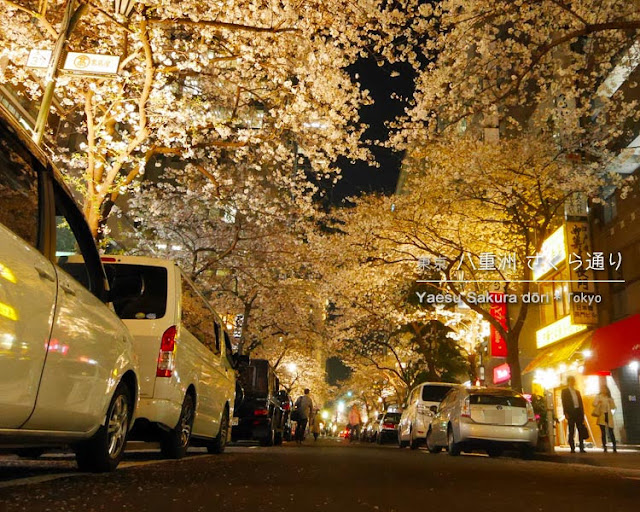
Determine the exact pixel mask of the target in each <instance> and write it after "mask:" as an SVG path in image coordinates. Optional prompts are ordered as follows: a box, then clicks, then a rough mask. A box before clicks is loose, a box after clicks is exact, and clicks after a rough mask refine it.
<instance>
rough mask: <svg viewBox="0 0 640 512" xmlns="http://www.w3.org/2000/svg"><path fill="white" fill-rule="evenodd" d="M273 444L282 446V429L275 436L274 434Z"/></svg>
mask: <svg viewBox="0 0 640 512" xmlns="http://www.w3.org/2000/svg"><path fill="white" fill-rule="evenodd" d="M273 444H274V445H275V446H280V445H281V444H282V431H280V432H276V434H275V436H273Z"/></svg>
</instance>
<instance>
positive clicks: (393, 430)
mask: <svg viewBox="0 0 640 512" xmlns="http://www.w3.org/2000/svg"><path fill="white" fill-rule="evenodd" d="M400 416H401V414H400V413H399V412H385V413H384V414H383V415H382V419H381V420H380V422H379V423H378V429H377V434H376V442H377V443H378V444H383V443H386V442H387V441H390V440H392V439H393V440H395V439H397V438H398V423H399V422H400Z"/></svg>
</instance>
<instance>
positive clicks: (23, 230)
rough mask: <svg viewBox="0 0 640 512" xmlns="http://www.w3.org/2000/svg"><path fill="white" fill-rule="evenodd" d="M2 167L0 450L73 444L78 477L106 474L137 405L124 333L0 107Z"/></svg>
mask: <svg viewBox="0 0 640 512" xmlns="http://www.w3.org/2000/svg"><path fill="white" fill-rule="evenodd" d="M0 160H1V163H0V445H5V446H7V445H11V446H12V447H16V448H18V447H20V449H21V453H29V449H30V450H31V453H34V454H37V453H40V452H41V451H42V448H44V447H47V446H60V445H70V446H71V447H72V448H73V450H74V451H75V454H76V460H77V463H78V466H79V467H80V469H82V470H90V471H111V470H113V469H115V468H116V466H117V465H118V463H119V462H120V459H121V458H122V455H123V452H124V448H125V444H126V437H127V433H128V431H129V429H130V427H131V426H132V425H133V419H134V415H135V412H136V408H137V403H138V396H139V392H138V374H137V366H136V362H135V361H136V359H135V355H134V350H133V342H132V339H131V335H130V334H129V332H128V331H127V328H126V327H125V326H124V324H123V323H122V322H121V321H120V319H119V318H118V317H117V316H116V314H115V313H114V312H113V309H112V308H110V307H109V305H108V303H109V302H110V301H111V293H110V291H109V286H108V283H107V280H106V277H105V272H104V268H103V266H102V264H101V262H100V256H99V254H98V251H97V249H96V246H95V243H94V240H93V236H92V234H91V231H90V229H89V227H88V225H87V223H86V221H85V218H84V216H83V214H82V212H81V211H80V209H79V208H78V206H77V205H76V203H75V201H74V200H73V198H72V195H71V193H70V192H69V190H68V189H67V188H66V187H65V186H64V184H63V182H62V179H61V177H60V175H59V173H58V172H57V171H56V169H55V168H54V167H53V165H52V164H51V162H50V161H48V160H47V158H46V157H45V155H44V153H43V152H42V151H41V150H39V149H38V148H37V147H36V146H34V145H33V144H32V143H31V140H30V138H29V136H28V135H27V134H26V133H24V132H23V130H22V129H21V127H20V126H19V125H18V124H17V123H15V122H13V121H12V120H11V118H10V116H9V114H8V113H7V112H6V111H5V110H4V109H3V108H2V107H0ZM75 253H79V254H81V255H82V257H83V260H84V263H83V264H82V265H80V266H79V268H78V273H77V274H76V275H75V276H72V275H70V274H69V273H67V272H66V271H65V270H63V266H64V263H65V261H66V259H67V257H68V256H69V255H71V254H75ZM25 449H26V451H25Z"/></svg>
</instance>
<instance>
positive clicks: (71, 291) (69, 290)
mask: <svg viewBox="0 0 640 512" xmlns="http://www.w3.org/2000/svg"><path fill="white" fill-rule="evenodd" d="M60 288H62V289H63V291H64V293H66V294H67V295H73V296H74V297H75V295H76V292H75V290H74V289H73V288H71V286H69V285H68V284H65V283H63V284H61V285H60Z"/></svg>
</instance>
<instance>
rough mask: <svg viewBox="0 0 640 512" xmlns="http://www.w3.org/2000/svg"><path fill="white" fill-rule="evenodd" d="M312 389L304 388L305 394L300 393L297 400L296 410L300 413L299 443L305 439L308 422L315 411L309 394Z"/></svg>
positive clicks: (297, 428) (297, 432) (297, 427)
mask: <svg viewBox="0 0 640 512" xmlns="http://www.w3.org/2000/svg"><path fill="white" fill-rule="evenodd" d="M309 393H310V391H309V390H308V389H305V390H304V395H300V396H299V397H298V399H297V400H296V404H295V407H296V412H297V413H298V424H297V426H296V441H297V442H298V444H300V443H302V441H304V432H305V430H306V429H307V423H308V422H309V418H310V417H311V413H312V412H313V401H312V400H311V397H310V396H309Z"/></svg>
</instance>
